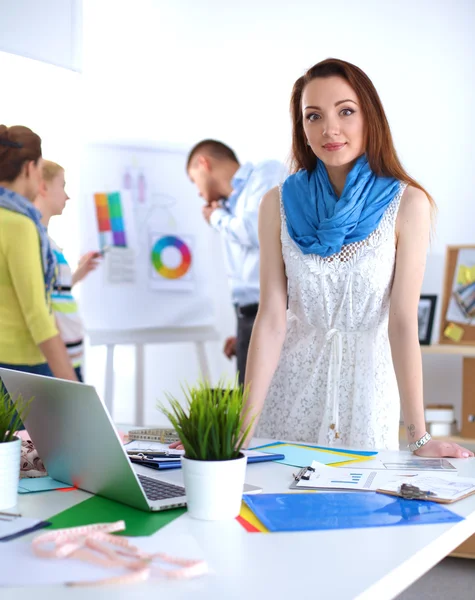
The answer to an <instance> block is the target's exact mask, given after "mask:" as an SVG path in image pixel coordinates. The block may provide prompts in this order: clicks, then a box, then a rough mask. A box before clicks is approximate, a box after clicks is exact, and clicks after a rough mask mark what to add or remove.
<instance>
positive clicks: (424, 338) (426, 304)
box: [417, 294, 437, 346]
mask: <svg viewBox="0 0 475 600" xmlns="http://www.w3.org/2000/svg"><path fill="white" fill-rule="evenodd" d="M436 304H437V296H435V295H433V294H422V295H421V297H420V299H419V307H418V311H417V323H418V328H419V344H421V346H429V345H430V343H431V339H432V327H433V325H434V317H435V307H436Z"/></svg>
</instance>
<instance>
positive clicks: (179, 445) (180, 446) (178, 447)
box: [168, 442, 185, 450]
mask: <svg viewBox="0 0 475 600" xmlns="http://www.w3.org/2000/svg"><path fill="white" fill-rule="evenodd" d="M168 447H169V448H172V449H173V450H184V449H185V448H184V447H183V444H182V443H181V442H173V443H172V444H170V445H169V446H168Z"/></svg>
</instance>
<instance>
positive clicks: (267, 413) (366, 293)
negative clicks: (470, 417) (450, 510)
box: [246, 59, 473, 457]
mask: <svg viewBox="0 0 475 600" xmlns="http://www.w3.org/2000/svg"><path fill="white" fill-rule="evenodd" d="M291 114H292V124H293V137H292V152H293V175H291V176H290V177H289V178H288V179H287V180H286V181H285V183H284V184H283V186H282V188H281V190H280V191H279V189H277V188H274V189H273V190H271V191H270V192H269V193H268V194H266V195H265V196H264V198H263V201H262V204H261V208H260V216H259V235H260V249H261V300H260V305H259V312H258V315H257V319H256V323H255V325H254V330H253V334H252V339H251V345H250V351H249V358H248V363H247V370H246V384H249V385H250V394H249V401H248V407H249V408H250V409H251V410H250V413H251V414H256V415H258V419H257V420H256V422H255V425H257V435H259V436H260V437H269V438H274V439H276V438H277V439H287V440H296V441H305V442H318V443H320V444H334V443H335V444H343V445H345V446H350V447H361V448H369V449H372V448H377V449H384V448H387V449H397V448H398V433H399V415H400V402H401V404H402V409H403V415H404V422H405V426H406V430H407V434H408V441H409V444H410V448H411V450H412V451H413V452H416V453H417V454H419V455H422V456H432V457H438V456H453V457H462V456H464V457H466V456H472V455H473V454H472V453H471V452H469V451H468V450H465V449H464V448H461V447H460V446H458V445H457V444H449V443H443V442H440V441H435V440H432V439H431V438H430V436H429V434H427V433H426V428H425V422H424V409H423V391H422V363H421V351H420V347H419V342H418V328H417V306H418V301H419V295H420V289H421V285H422V279H423V274H424V268H425V259H426V252H427V247H428V242H429V233H430V228H431V212H432V211H433V209H434V204H433V201H432V199H431V198H430V196H429V195H428V194H427V193H426V191H425V190H424V189H423V188H422V187H421V186H420V185H419V184H418V183H417V182H416V181H414V180H413V179H412V178H411V177H410V176H409V175H408V174H407V173H406V172H405V171H404V169H403V167H402V165H401V163H400V162H399V159H398V157H397V154H396V151H395V149H394V146H393V141H392V137H391V133H390V129H389V125H388V122H387V119H386V116H385V113H384V110H383V106H382V104H381V101H380V99H379V96H378V94H377V92H376V90H375V88H374V86H373V84H372V82H371V81H370V80H369V78H368V77H367V75H365V73H363V72H362V71H361V69H359V68H358V67H356V66H354V65H351V64H350V63H347V62H344V61H341V60H336V59H328V60H325V61H323V62H321V63H318V64H316V65H315V66H314V67H312V68H311V69H309V71H307V73H305V75H304V76H303V77H300V78H299V79H298V80H297V81H296V83H295V85H294V88H293V93H292V100H291ZM287 302H288V310H287Z"/></svg>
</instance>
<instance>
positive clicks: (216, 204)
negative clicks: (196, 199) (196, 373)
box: [186, 140, 286, 384]
mask: <svg viewBox="0 0 475 600" xmlns="http://www.w3.org/2000/svg"><path fill="white" fill-rule="evenodd" d="M186 169H187V173H188V176H189V178H190V180H191V181H192V183H194V185H195V186H196V188H197V189H198V192H199V195H200V196H201V197H202V198H203V200H204V201H205V205H204V207H203V217H204V218H205V220H206V221H207V222H208V223H209V224H210V225H211V227H213V229H215V230H216V231H217V232H218V233H219V234H220V236H221V237H222V241H223V246H224V252H225V258H226V263H227V270H228V275H229V280H230V286H231V293H232V300H233V304H234V306H235V309H236V315H237V323H238V324H237V335H236V336H231V337H229V338H228V339H227V340H226V342H225V345H224V353H225V355H226V356H227V357H228V358H231V357H232V356H237V369H238V377H239V383H241V384H242V383H244V377H245V369H246V361H247V352H248V347H249V340H250V338H251V332H252V327H253V325H254V320H255V318H256V314H257V310H258V307H259V239H258V234H257V216H258V210H259V204H260V202H261V199H262V197H263V195H264V194H265V193H266V192H268V191H269V190H270V189H271V188H273V187H274V186H276V185H279V183H281V182H282V181H283V179H284V178H285V175H286V172H285V168H284V167H283V165H282V164H281V163H279V162H278V161H274V160H269V161H265V162H261V163H259V164H257V165H252V164H251V163H245V164H244V165H241V164H240V163H239V161H238V159H237V157H236V154H235V153H234V151H233V150H232V149H231V148H230V147H229V146H226V144H223V143H222V142H219V141H216V140H203V141H201V142H199V143H198V144H196V145H195V146H194V147H193V148H192V149H191V151H190V153H189V154H188V160H187V167H186Z"/></svg>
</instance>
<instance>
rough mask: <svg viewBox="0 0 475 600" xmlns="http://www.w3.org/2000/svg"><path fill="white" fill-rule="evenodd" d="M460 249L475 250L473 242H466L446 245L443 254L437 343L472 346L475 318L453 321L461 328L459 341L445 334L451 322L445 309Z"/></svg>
mask: <svg viewBox="0 0 475 600" xmlns="http://www.w3.org/2000/svg"><path fill="white" fill-rule="evenodd" d="M461 250H472V251H474V252H475V245H474V244H466V245H460V246H447V250H446V255H445V273H444V284H443V288H442V310H441V316H440V331H439V335H440V337H439V344H447V345H452V346H454V345H455V346H457V345H463V346H474V345H475V319H474V320H473V324H471V323H463V324H460V323H455V325H457V326H459V327H461V328H462V329H463V337H462V338H461V339H460V341H458V342H457V341H454V340H453V339H450V338H448V337H447V336H446V335H445V333H444V332H445V331H446V329H447V327H448V326H449V325H450V324H451V323H452V321H451V320H450V319H447V309H448V308H449V303H450V301H451V299H452V297H453V285H454V276H455V269H456V267H457V263H458V259H459V252H460V251H461Z"/></svg>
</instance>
